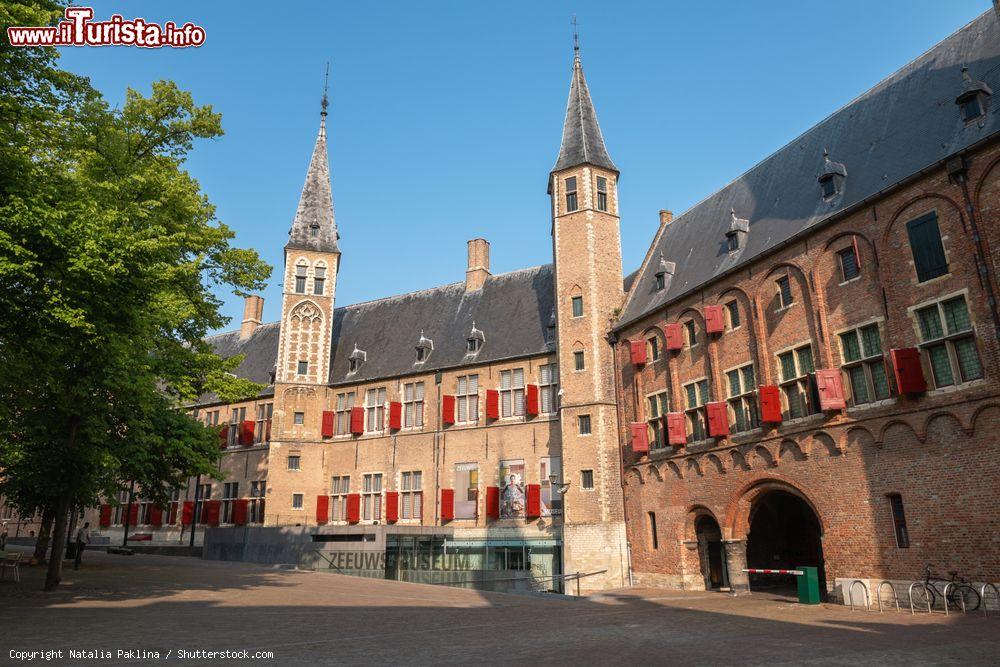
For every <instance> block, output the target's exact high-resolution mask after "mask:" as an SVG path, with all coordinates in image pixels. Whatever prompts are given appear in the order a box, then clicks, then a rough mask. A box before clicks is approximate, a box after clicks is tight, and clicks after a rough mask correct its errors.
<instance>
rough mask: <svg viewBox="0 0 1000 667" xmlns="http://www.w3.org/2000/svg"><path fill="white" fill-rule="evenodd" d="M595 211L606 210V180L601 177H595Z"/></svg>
mask: <svg viewBox="0 0 1000 667" xmlns="http://www.w3.org/2000/svg"><path fill="white" fill-rule="evenodd" d="M597 210H598V211H607V210H608V179H606V178H605V177H603V176H598V177H597Z"/></svg>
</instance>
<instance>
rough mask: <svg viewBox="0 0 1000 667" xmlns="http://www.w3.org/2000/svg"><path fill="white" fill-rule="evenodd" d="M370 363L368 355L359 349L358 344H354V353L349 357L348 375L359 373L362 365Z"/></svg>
mask: <svg viewBox="0 0 1000 667" xmlns="http://www.w3.org/2000/svg"><path fill="white" fill-rule="evenodd" d="M366 361H368V353H367V352H365V351H364V350H359V349H358V344H357V343H355V344H354V351H353V352H351V354H350V356H349V357H347V373H348V374H351V373H357V372H358V369H359V368H361V366H362V364H364V363H365V362H366Z"/></svg>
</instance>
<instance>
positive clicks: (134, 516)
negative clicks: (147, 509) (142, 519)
mask: <svg viewBox="0 0 1000 667" xmlns="http://www.w3.org/2000/svg"><path fill="white" fill-rule="evenodd" d="M138 521H139V506H138V505H136V504H135V503H133V504H132V506H131V507H129V508H128V525H130V526H134V525H136V522H138Z"/></svg>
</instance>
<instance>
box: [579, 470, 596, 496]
mask: <svg viewBox="0 0 1000 667" xmlns="http://www.w3.org/2000/svg"><path fill="white" fill-rule="evenodd" d="M580 486H581V487H582V488H584V489H586V490H588V491H589V490H591V489H593V488H594V471H593V470H581V471H580Z"/></svg>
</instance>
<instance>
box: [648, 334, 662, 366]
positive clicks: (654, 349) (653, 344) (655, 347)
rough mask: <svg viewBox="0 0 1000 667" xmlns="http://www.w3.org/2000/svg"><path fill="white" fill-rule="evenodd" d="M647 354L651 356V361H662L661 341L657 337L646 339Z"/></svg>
mask: <svg viewBox="0 0 1000 667" xmlns="http://www.w3.org/2000/svg"><path fill="white" fill-rule="evenodd" d="M646 353H647V354H648V355H649V360H650V361H659V359H660V339H659V338H657V337H656V336H655V335H654V336H650V337H649V338H647V339H646Z"/></svg>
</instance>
